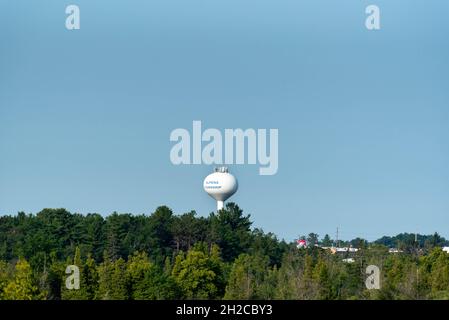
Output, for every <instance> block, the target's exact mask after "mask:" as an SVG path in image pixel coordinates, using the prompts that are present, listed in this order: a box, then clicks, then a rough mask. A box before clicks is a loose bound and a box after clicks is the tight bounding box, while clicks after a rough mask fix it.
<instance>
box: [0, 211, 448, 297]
mask: <svg viewBox="0 0 449 320" xmlns="http://www.w3.org/2000/svg"><path fill="white" fill-rule="evenodd" d="M251 225H252V222H251V220H250V216H249V215H244V214H243V211H242V210H241V209H240V208H239V207H238V206H237V205H236V204H234V203H228V204H227V206H226V208H225V209H224V210H221V211H219V212H218V213H211V214H210V215H209V216H208V217H199V216H197V215H196V213H195V212H194V211H192V212H188V213H185V214H182V215H174V214H173V212H172V211H171V210H170V209H169V208H168V207H166V206H161V207H159V208H157V209H156V210H155V212H154V213H152V214H151V215H132V214H118V213H113V214H112V215H109V216H108V217H106V218H104V217H102V216H101V215H99V214H87V215H81V214H72V213H70V212H68V211H67V210H65V209H44V210H42V211H41V212H39V213H37V214H36V215H31V214H25V213H23V212H20V213H19V214H17V215H15V216H2V217H0V299H12V300H17V299H22V300H28V299H30V300H31V299H36V300H37V299H51V300H61V299H63V300H70V299H76V300H94V299H115V300H128V299H135V300H146V299H449V254H447V253H446V252H444V251H443V250H442V249H441V246H442V245H445V244H446V243H447V241H446V240H445V239H444V238H442V237H440V236H439V235H438V234H434V235H430V236H419V241H411V240H410V239H411V235H410V234H401V235H398V236H396V237H392V238H389V237H383V238H381V239H379V240H377V241H374V242H373V243H369V242H368V241H366V240H364V239H360V238H357V239H354V240H351V241H343V242H342V245H353V246H357V247H358V248H360V250H359V251H358V252H356V253H355V254H353V255H352V256H351V257H352V258H353V261H352V262H348V261H347V260H346V261H345V260H344V258H347V256H341V255H336V254H332V253H331V252H330V251H329V250H325V249H322V248H320V247H319V246H315V245H310V246H309V247H308V248H305V249H298V248H296V244H295V243H294V242H292V243H287V242H285V241H284V240H279V239H278V238H277V237H276V236H275V235H274V234H272V233H265V232H264V231H263V230H260V229H257V228H251ZM413 237H414V235H413ZM305 238H307V239H308V242H309V244H319V245H321V246H331V245H332V244H333V242H334V241H333V240H332V239H330V237H329V235H325V236H324V237H323V239H321V240H320V239H319V237H318V235H317V234H314V233H310V234H309V235H308V237H305ZM413 239H415V238H413ZM389 246H395V247H400V248H401V249H402V250H401V252H399V253H395V254H391V253H389V252H388V247H389ZM347 255H349V253H348V254H347ZM68 265H75V266H77V267H78V268H79V271H80V286H79V289H78V290H69V289H67V287H66V279H67V277H68V275H67V274H66V267H67V266H68ZM368 265H376V266H378V267H379V268H380V270H381V288H380V289H379V290H368V289H367V288H366V286H365V280H366V277H367V275H366V272H365V270H366V267H367V266H368Z"/></svg>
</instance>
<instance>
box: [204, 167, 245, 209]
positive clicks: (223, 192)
mask: <svg viewBox="0 0 449 320" xmlns="http://www.w3.org/2000/svg"><path fill="white" fill-rule="evenodd" d="M203 187H204V191H206V192H207V193H208V194H209V195H210V196H211V197H212V198H214V199H215V200H217V210H221V209H223V207H224V202H225V201H226V200H227V199H229V198H230V197H231V196H232V195H233V194H234V193H235V192H236V191H237V188H238V183H237V179H236V178H235V177H234V176H233V175H232V174H230V173H229V172H228V168H227V167H219V168H215V172H214V173H211V174H210V175H208V176H207V177H206V179H204V182H203Z"/></svg>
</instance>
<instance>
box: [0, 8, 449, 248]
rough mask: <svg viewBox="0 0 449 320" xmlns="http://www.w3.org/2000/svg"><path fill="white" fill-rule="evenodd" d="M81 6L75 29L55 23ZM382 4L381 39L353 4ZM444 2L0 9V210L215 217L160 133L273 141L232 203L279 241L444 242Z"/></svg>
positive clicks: (202, 169) (448, 44) (447, 184)
mask: <svg viewBox="0 0 449 320" xmlns="http://www.w3.org/2000/svg"><path fill="white" fill-rule="evenodd" d="M69 4H77V5H79V7H80V10H81V29H80V30H76V31H68V30H66V28H65V18H66V14H65V7H66V6H67V5H69ZM369 4H376V5H378V6H379V7H380V9H381V30H378V31H368V30H367V29H366V28H365V18H366V14H365V8H366V7H367V6H368V5H369ZM448 13H449V1H447V0H428V1H413V0H409V1H391V0H388V1H387V0H370V1H365V0H340V1H337V0H213V1H210V0H201V1H199V0H151V1H147V0H145V1H143V0H142V1H137V0H126V1H124V0H120V1H106V0H94V1H93V0H73V1H70V2H68V1H56V0H39V1H37V0H36V1H23V0H0V214H15V213H17V212H18V211H25V212H28V213H36V212H38V211H40V210H41V209H42V208H46V207H52V208H53V207H64V208H67V209H68V210H70V211H72V212H81V213H89V212H98V213H100V214H102V215H105V216H106V215H108V214H110V213H111V212H113V211H118V212H130V213H135V214H140V213H151V212H152V211H154V209H155V208H156V207H157V206H159V205H167V206H169V207H171V208H172V209H173V210H174V212H175V213H179V214H180V213H184V212H187V211H190V210H192V209H195V210H196V211H197V212H198V214H199V215H203V216H206V215H208V214H209V213H210V212H211V211H213V210H214V209H215V203H214V201H213V199H212V198H210V197H209V196H207V194H205V193H204V191H203V189H202V181H203V178H204V177H205V176H206V175H207V174H208V173H210V172H211V170H212V169H213V168H212V167H210V166H205V165H197V166H194V165H190V166H188V165H184V166H174V165H173V164H172V163H171V162H170V158H169V152H170V149H171V147H172V145H173V143H171V142H170V141H169V136H170V132H171V131H172V130H173V129H175V128H186V129H189V130H190V131H191V126H192V121H193V120H201V121H202V123H203V127H205V128H218V129H220V130H223V129H225V128H244V129H245V128H255V129H257V128H267V129H268V128H277V129H279V171H278V173H277V174H276V175H274V176H260V175H259V174H258V167H259V166H258V165H240V166H238V165H236V166H230V170H231V171H232V172H233V173H234V174H235V175H236V176H237V178H238V179H239V184H240V189H239V191H238V192H237V194H235V195H234V196H233V197H232V198H231V199H232V200H233V201H235V202H237V203H238V204H239V205H240V206H241V207H242V208H243V209H244V211H245V212H246V213H250V214H251V215H252V220H253V221H254V226H256V227H261V228H263V229H264V230H265V231H272V232H274V233H276V234H277V235H278V236H279V237H281V238H285V239H286V240H293V239H294V238H296V237H297V236H298V235H301V234H307V233H309V232H316V233H318V234H319V235H320V236H323V235H324V234H325V233H329V234H330V235H331V236H332V237H333V236H334V235H335V230H336V227H337V226H338V227H339V228H340V230H341V232H340V234H341V237H342V238H344V239H351V238H354V237H356V236H361V237H364V238H367V239H369V240H374V239H376V238H378V237H380V236H382V235H393V234H396V233H399V232H419V233H423V234H428V233H432V232H435V231H437V232H439V233H440V234H442V235H444V236H445V237H449V41H448V39H449V18H448Z"/></svg>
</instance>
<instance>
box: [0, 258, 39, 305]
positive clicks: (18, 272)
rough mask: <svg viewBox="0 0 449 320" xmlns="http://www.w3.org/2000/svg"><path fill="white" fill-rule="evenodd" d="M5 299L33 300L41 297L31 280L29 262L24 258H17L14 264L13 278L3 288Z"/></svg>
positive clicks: (31, 274)
mask: <svg viewBox="0 0 449 320" xmlns="http://www.w3.org/2000/svg"><path fill="white" fill-rule="evenodd" d="M3 298H4V299H5V300H34V299H39V298H42V296H41V295H40V294H39V292H38V288H37V286H36V284H35V282H34V280H33V272H32V270H31V266H30V264H29V263H28V262H27V261H26V260H25V259H19V261H17V264H16V266H15V271H14V278H13V279H12V280H10V281H9V282H8V284H7V285H6V286H5V288H4V289H3Z"/></svg>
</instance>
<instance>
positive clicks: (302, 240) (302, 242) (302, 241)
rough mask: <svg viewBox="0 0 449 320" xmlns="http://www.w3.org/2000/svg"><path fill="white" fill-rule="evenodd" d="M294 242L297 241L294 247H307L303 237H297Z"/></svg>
mask: <svg viewBox="0 0 449 320" xmlns="http://www.w3.org/2000/svg"><path fill="white" fill-rule="evenodd" d="M296 243H297V245H296V247H297V248H298V249H302V248H307V242H306V240H304V239H299V240H297V241H296Z"/></svg>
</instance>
